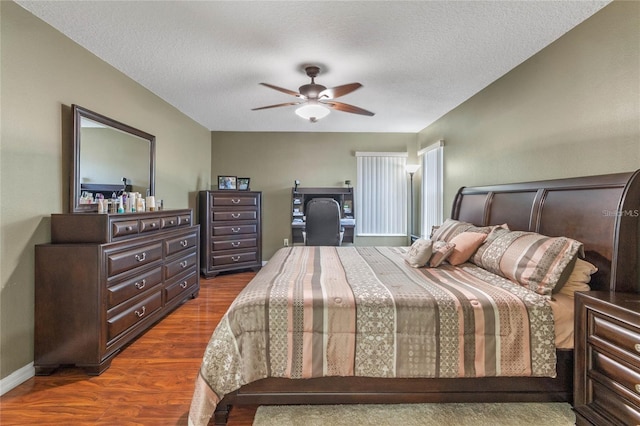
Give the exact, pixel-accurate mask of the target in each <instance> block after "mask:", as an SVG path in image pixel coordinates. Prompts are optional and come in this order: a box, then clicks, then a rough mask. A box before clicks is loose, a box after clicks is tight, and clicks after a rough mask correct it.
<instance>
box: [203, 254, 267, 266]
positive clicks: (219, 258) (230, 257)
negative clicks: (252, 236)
mask: <svg viewBox="0 0 640 426" xmlns="http://www.w3.org/2000/svg"><path fill="white" fill-rule="evenodd" d="M212 258H213V262H212V263H213V266H222V265H233V264H240V263H243V262H255V261H256V260H257V253H256V252H255V251H251V252H246V253H236V254H224V255H216V254H215V253H214V254H213V256H212Z"/></svg>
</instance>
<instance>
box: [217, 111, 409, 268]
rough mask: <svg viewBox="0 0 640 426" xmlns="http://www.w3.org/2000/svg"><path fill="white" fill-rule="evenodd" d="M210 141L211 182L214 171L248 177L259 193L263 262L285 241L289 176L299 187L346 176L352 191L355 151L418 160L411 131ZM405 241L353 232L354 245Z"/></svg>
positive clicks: (339, 182)
mask: <svg viewBox="0 0 640 426" xmlns="http://www.w3.org/2000/svg"><path fill="white" fill-rule="evenodd" d="M292 113H293V112H292ZM310 125H312V124H310ZM211 141H212V142H211V151H212V156H211V181H212V182H217V177H218V175H231V176H239V177H249V178H251V189H252V190H255V191H262V192H263V194H262V197H263V234H262V250H263V260H268V259H269V258H270V257H271V256H272V255H273V253H275V251H276V250H277V249H279V248H280V247H282V244H283V240H284V239H285V238H289V241H291V210H290V208H291V188H292V187H293V181H294V180H296V179H298V180H299V181H300V186H309V187H317V186H337V187H341V188H344V181H345V180H347V179H349V180H351V182H352V185H353V186H354V187H355V188H356V191H357V188H358V182H357V176H356V157H355V153H356V151H382V152H409V153H410V157H409V158H410V160H409V161H413V162H417V161H418V160H417V159H415V155H416V151H417V150H416V146H417V135H416V134H414V133H311V132H310V133H297V132H290V133H288V132H255V133H247V132H213V133H212V136H211ZM213 189H215V188H213ZM357 208H358V206H357V205H356V209H357ZM406 241H407V239H406V238H403V237H388V238H382V237H357V236H356V241H355V243H356V245H400V244H406Z"/></svg>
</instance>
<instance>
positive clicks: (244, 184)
mask: <svg viewBox="0 0 640 426" xmlns="http://www.w3.org/2000/svg"><path fill="white" fill-rule="evenodd" d="M250 181H251V178H242V177H239V178H238V191H248V190H249V182H250Z"/></svg>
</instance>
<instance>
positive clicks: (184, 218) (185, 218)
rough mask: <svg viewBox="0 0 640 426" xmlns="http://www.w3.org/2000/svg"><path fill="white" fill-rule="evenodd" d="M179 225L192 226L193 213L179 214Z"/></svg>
mask: <svg viewBox="0 0 640 426" xmlns="http://www.w3.org/2000/svg"><path fill="white" fill-rule="evenodd" d="M178 225H179V226H191V215H190V214H182V215H180V216H178Z"/></svg>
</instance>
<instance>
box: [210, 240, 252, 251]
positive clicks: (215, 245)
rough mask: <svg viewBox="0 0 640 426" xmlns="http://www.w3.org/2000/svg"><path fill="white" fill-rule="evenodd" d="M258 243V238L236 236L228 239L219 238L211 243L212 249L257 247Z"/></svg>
mask: <svg viewBox="0 0 640 426" xmlns="http://www.w3.org/2000/svg"><path fill="white" fill-rule="evenodd" d="M257 245H258V239H257V238H234V239H228V240H222V241H221V240H217V241H213V242H212V243H211V250H213V251H220V250H235V249H245V248H255V247H257Z"/></svg>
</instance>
